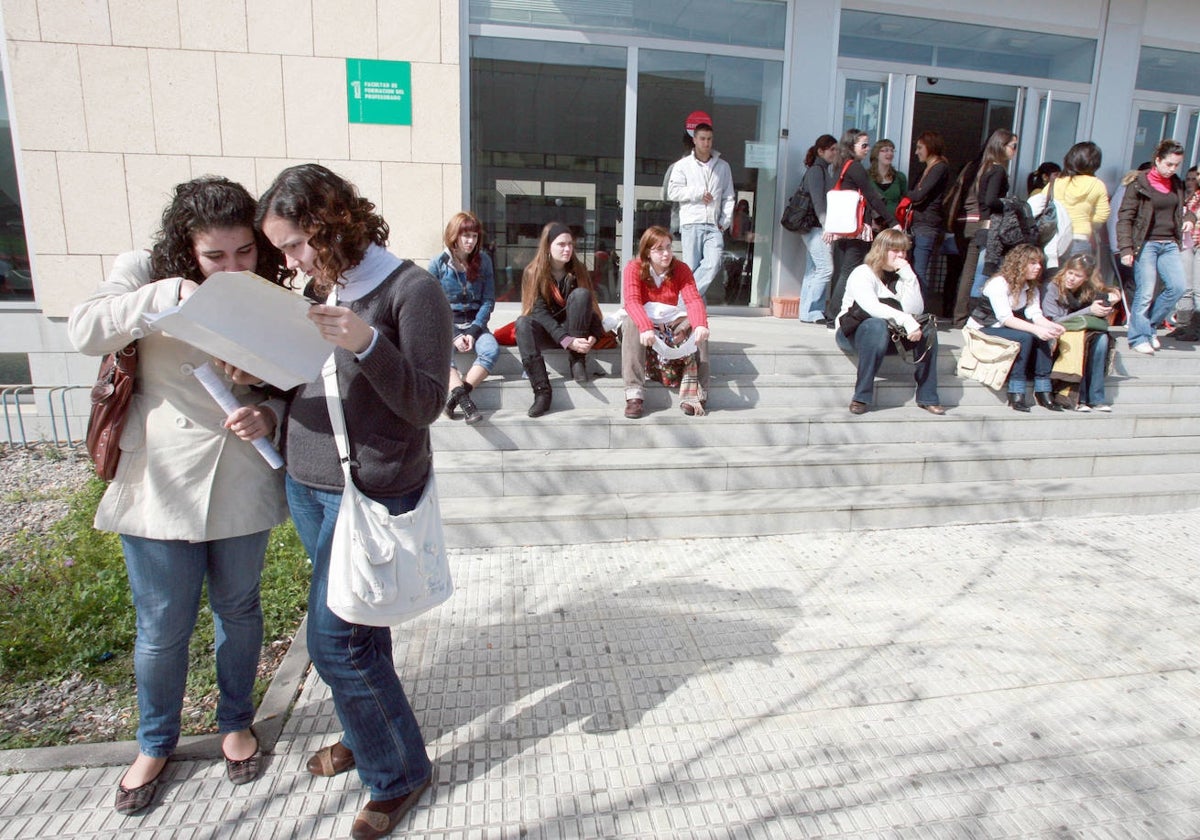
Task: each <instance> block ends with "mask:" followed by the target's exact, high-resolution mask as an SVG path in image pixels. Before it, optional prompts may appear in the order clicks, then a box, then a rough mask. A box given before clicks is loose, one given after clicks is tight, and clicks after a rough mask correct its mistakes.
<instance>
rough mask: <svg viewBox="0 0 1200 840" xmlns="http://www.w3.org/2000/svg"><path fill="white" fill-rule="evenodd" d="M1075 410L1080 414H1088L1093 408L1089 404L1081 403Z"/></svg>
mask: <svg viewBox="0 0 1200 840" xmlns="http://www.w3.org/2000/svg"><path fill="white" fill-rule="evenodd" d="M1075 410H1076V411H1078V412H1080V413H1081V414H1087V413H1088V412H1089V411H1091V410H1092V407H1091V406H1090V405H1088V404H1087V403H1080V404H1079V405H1077V406H1075Z"/></svg>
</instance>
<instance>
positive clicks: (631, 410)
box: [625, 399, 643, 420]
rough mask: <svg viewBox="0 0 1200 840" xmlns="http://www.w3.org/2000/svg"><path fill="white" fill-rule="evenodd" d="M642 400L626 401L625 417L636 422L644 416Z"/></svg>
mask: <svg viewBox="0 0 1200 840" xmlns="http://www.w3.org/2000/svg"><path fill="white" fill-rule="evenodd" d="M642 404H643V401H642V400H637V399H633V400H625V416H626V417H628V418H629V419H630V420H636V419H638V418H639V417H641V416H642Z"/></svg>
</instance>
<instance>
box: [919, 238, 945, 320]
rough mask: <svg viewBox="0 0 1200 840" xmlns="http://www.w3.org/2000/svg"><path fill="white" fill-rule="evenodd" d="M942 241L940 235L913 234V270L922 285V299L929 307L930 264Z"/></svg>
mask: <svg viewBox="0 0 1200 840" xmlns="http://www.w3.org/2000/svg"><path fill="white" fill-rule="evenodd" d="M941 241H942V237H941V235H940V234H936V233H916V234H913V252H912V270H913V273H914V274H916V275H917V282H919V283H920V284H921V299H922V300H924V301H925V305H926V307H928V305H929V263H930V262H931V261H932V260H933V252H934V249H936V248H937V246H938V243H939V242H941Z"/></svg>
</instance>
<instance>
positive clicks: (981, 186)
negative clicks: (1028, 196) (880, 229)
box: [954, 128, 1017, 327]
mask: <svg viewBox="0 0 1200 840" xmlns="http://www.w3.org/2000/svg"><path fill="white" fill-rule="evenodd" d="M1016 154H1017V135H1015V134H1013V133H1012V132H1011V131H1009V130H1008V129H1007V128H998V129H996V130H995V131H993V132H992V136H991V137H989V138H988V141H987V144H986V145H985V146H984V147H983V155H982V159H981V162H980V164H979V171H978V172H977V173H976V175H975V181H974V183H973V185H972V186H971V190H970V191H969V192H968V193H967V200H966V202H965V203H964V205H963V209H964V210H965V211H966V214H967V224H966V228H965V229H964V231H963V237H964V238H965V239H966V241H967V243H968V244H967V256H966V259H965V260H964V261H963V267H962V274H961V275H959V278H958V294H957V296H956V298H955V301H954V325H955V326H956V327H961V326H962V325H963V324H965V323H966V322H967V314H968V309H969V303H970V299H971V297H972V296H974V295H978V294H979V287H982V285H983V283H984V281H986V280H987V278H988V277H989V276H990V275H989V274H988V273H987V272H980V271H978V268H979V260H980V252H982V251H983V250H984V249H985V248H986V247H987V237H988V228H989V227H990V225H991V218H992V214H993V213H1000V212H1001V211H1002V210H1003V209H1004V204H1003V202H1002V201H1001V199H1003V198H1004V196H1006V195H1008V164H1009V161H1011V160H1012V159H1013V157H1015V156H1016Z"/></svg>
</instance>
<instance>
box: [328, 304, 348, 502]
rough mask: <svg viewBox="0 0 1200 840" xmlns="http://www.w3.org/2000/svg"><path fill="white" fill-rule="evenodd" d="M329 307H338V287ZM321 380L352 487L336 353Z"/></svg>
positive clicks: (330, 357) (344, 469) (343, 470)
mask: <svg viewBox="0 0 1200 840" xmlns="http://www.w3.org/2000/svg"><path fill="white" fill-rule="evenodd" d="M325 303H326V304H328V305H329V306H337V287H336V286H335V287H334V289H333V291H332V292H330V293H329V297H328V298H326V299H325ZM321 378H322V379H324V380H325V405H326V407H327V408H328V409H329V425H330V426H331V427H332V429H333V441H334V443H336V444H337V451H338V460H339V461H341V464H342V473H343V474H344V475H345V476H346V486H347V487H349V486H350V482H351V478H350V436H349V435H348V434H347V433H346V415H345V413H344V412H343V411H342V395H341V393H340V392H339V391H338V379H337V359H336V357H335V353H330V354H329V358H328V359H326V360H325V364H324V365H323V366H322V367H321Z"/></svg>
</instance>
